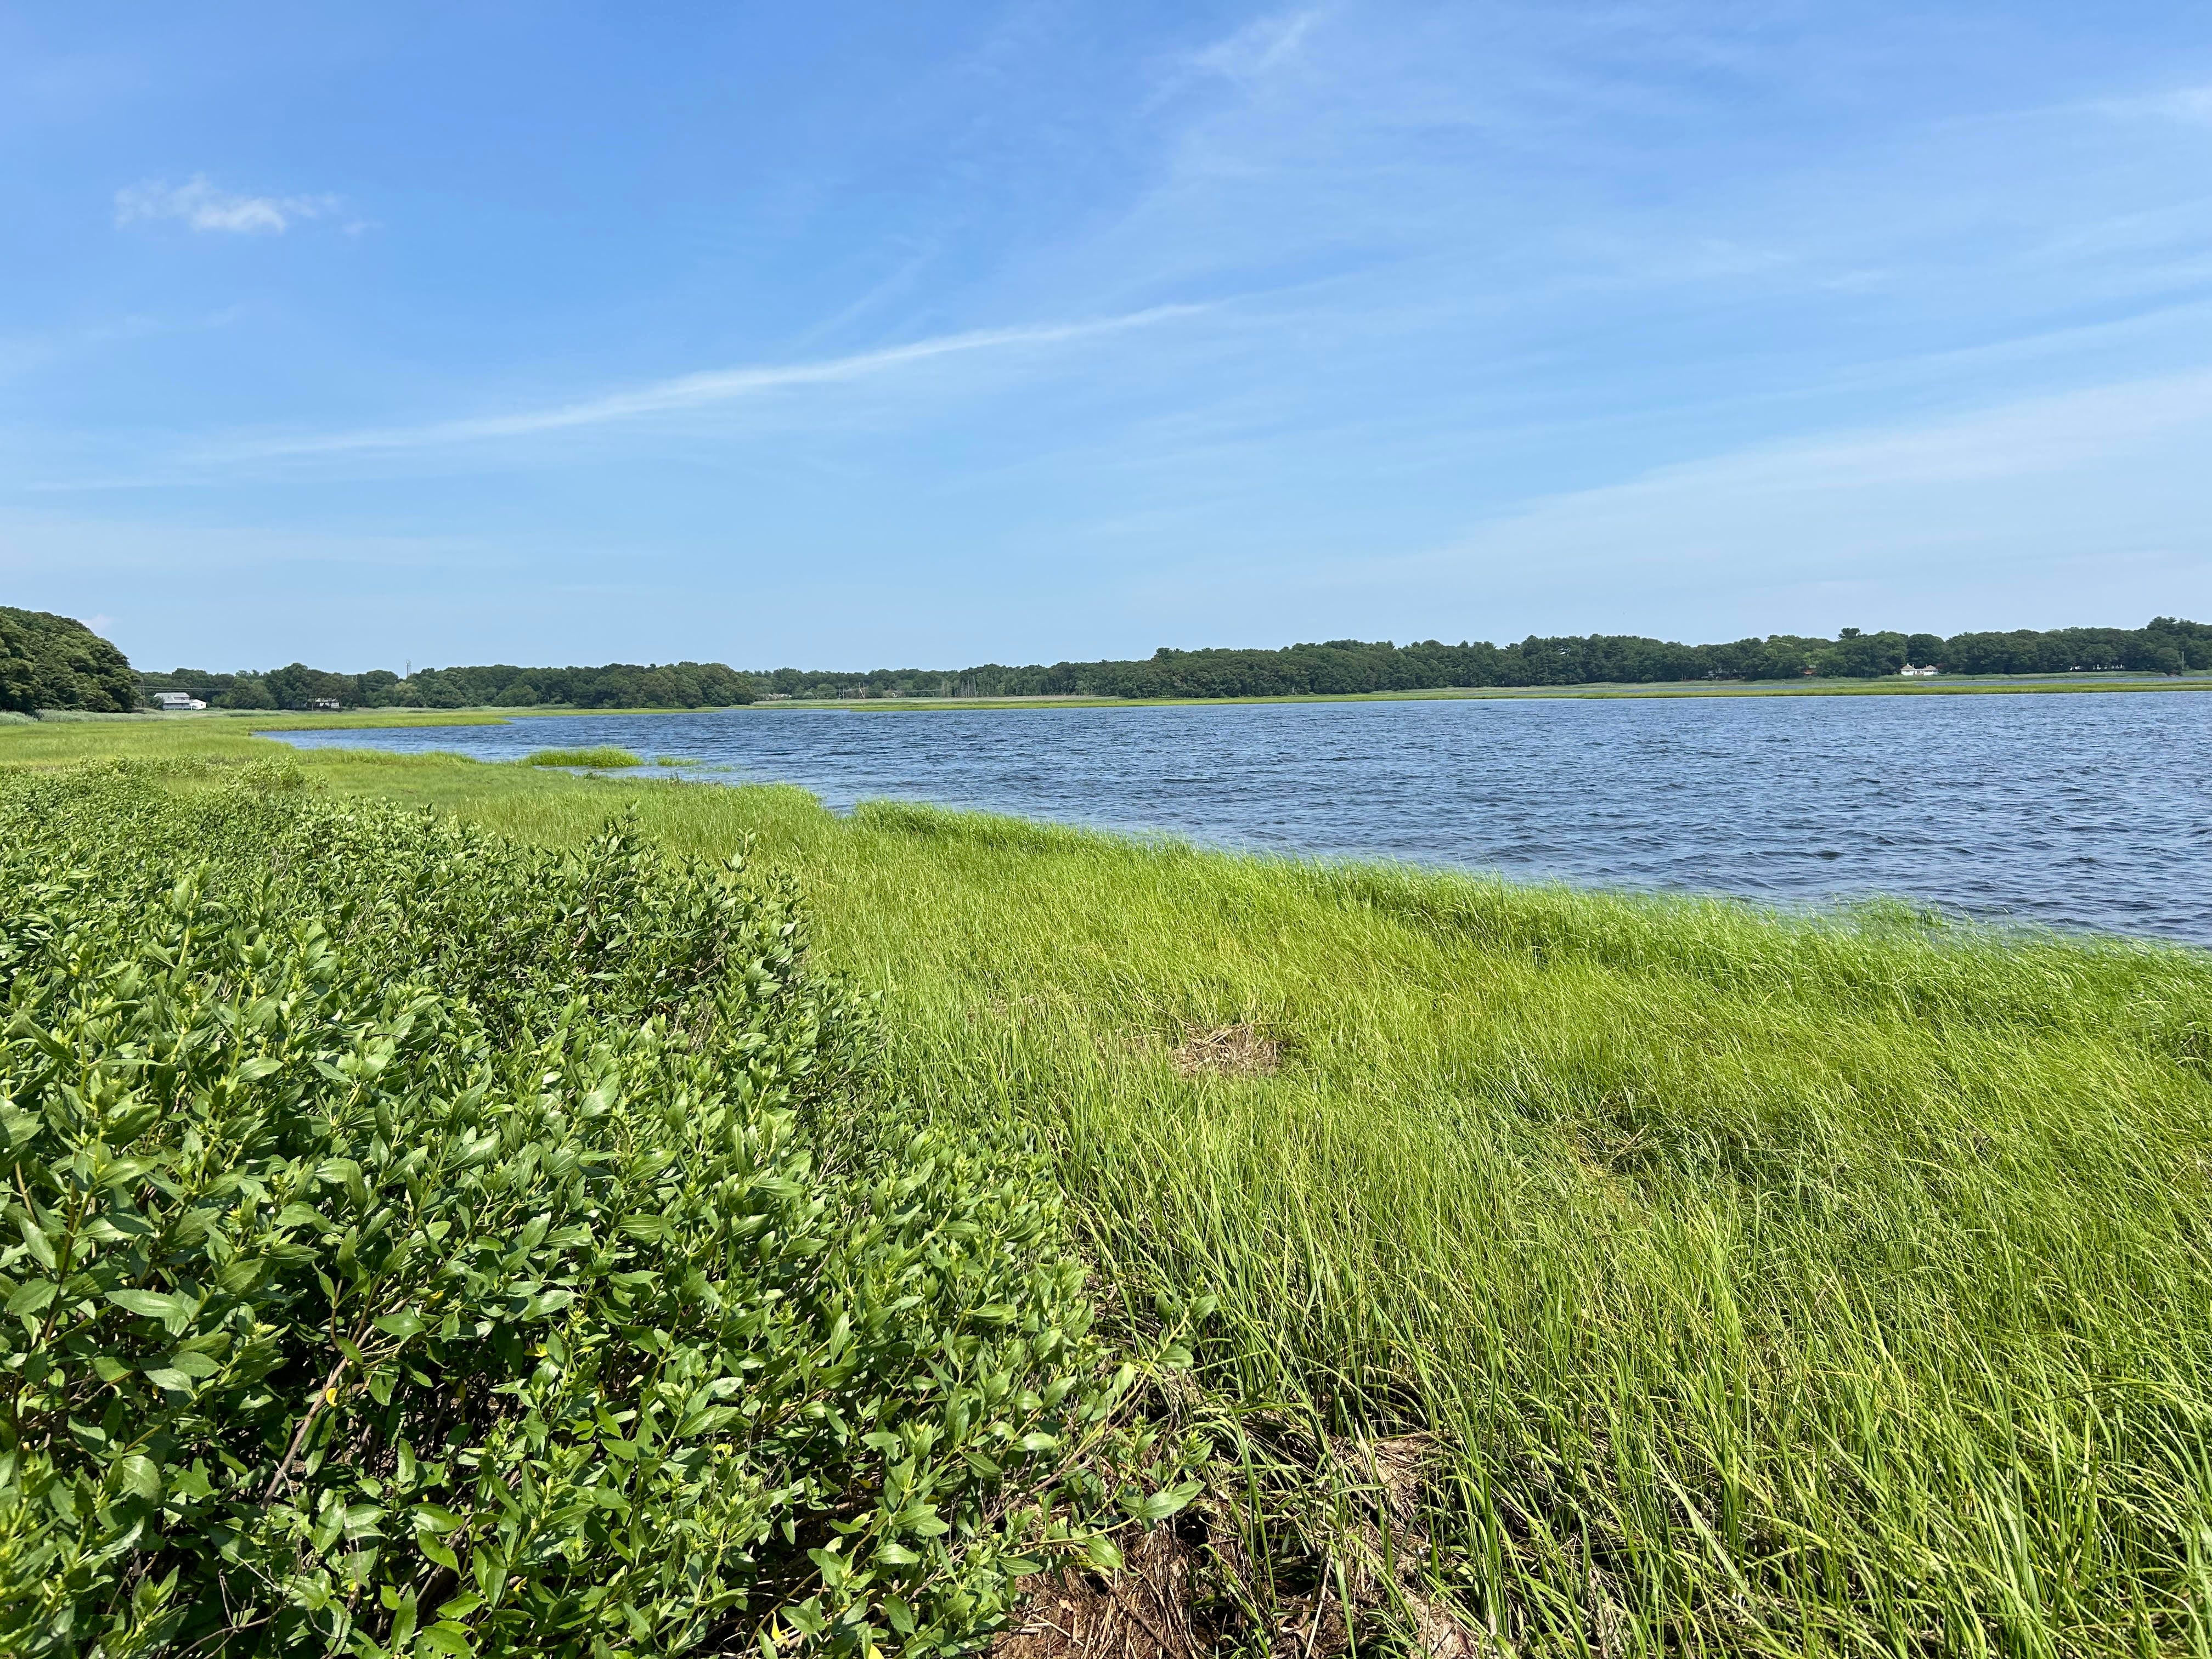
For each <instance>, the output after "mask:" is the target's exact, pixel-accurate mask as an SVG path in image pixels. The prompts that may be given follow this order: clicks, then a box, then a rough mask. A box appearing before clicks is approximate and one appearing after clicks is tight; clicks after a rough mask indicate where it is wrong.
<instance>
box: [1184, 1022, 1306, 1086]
mask: <svg viewBox="0 0 2212 1659" xmlns="http://www.w3.org/2000/svg"><path fill="white" fill-rule="evenodd" d="M1170 1058H1171V1059H1172V1060H1174V1062H1175V1068H1176V1070H1177V1071H1178V1072H1181V1073H1182V1074H1183V1075H1184V1076H1185V1077H1272V1076H1273V1074H1274V1073H1277V1072H1279V1071H1280V1070H1281V1069H1282V1066H1283V1045H1282V1044H1281V1043H1279V1042H1276V1041H1275V1040H1274V1039H1273V1038H1272V1037H1269V1036H1265V1035H1263V1034H1262V1033H1261V1031H1260V1030H1258V1029H1257V1028H1256V1027H1255V1026H1252V1025H1249V1024H1237V1025H1222V1026H1217V1027H1216V1028H1214V1029H1213V1030H1210V1031H1200V1032H1197V1033H1195V1034H1194V1035H1193V1036H1191V1037H1190V1039H1189V1040H1188V1042H1185V1043H1184V1044H1183V1045H1182V1047H1181V1048H1177V1049H1176V1051H1175V1053H1174V1054H1172V1055H1171V1056H1170Z"/></svg>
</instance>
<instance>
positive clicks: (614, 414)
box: [0, 0, 2212, 670]
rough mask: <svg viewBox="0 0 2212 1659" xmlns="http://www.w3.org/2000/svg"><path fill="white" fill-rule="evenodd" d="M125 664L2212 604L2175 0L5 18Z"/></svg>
mask: <svg viewBox="0 0 2212 1659" xmlns="http://www.w3.org/2000/svg"><path fill="white" fill-rule="evenodd" d="M0 213H4V222H5V223H6V225H7V227H8V231H7V243H6V257H5V258H0V602H5V603H10V604H15V605H28V606H32V607H34V608H38V609H42V610H53V611H63V612H65V613H67V614H70V615H75V616H80V617H86V618H88V619H92V620H95V621H96V622H97V623H98V624H99V625H100V626H101V627H102V628H103V629H104V630H105V631H106V632H108V633H109V634H110V635H111V636H112V637H113V638H114V639H115V640H116V641H118V643H120V644H121V645H122V646H123V647H124V648H125V650H126V651H128V652H129V653H131V657H132V659H134V660H135V661H137V662H138V663H140V664H141V665H144V666H151V667H167V666H169V665H174V664H180V663H184V664H191V665H198V666H207V667H215V668H228V667H236V666H247V665H270V664H274V663H278V662H283V661H288V660H290V659H294V658H305V659H307V660H309V661H311V662H315V663H318V664H320V665H326V666H330V667H336V668H342V669H356V670H357V669H362V668H367V667H371V666H392V667H395V668H396V667H400V666H403V665H404V664H405V663H407V662H409V661H412V662H413V663H415V664H416V665H422V664H426V663H450V662H477V661H488V660H504V661H519V662H556V663H557V662H600V661H605V660H610V659H628V660H647V659H661V660H665V659H674V658H679V657H694V658H701V659H720V660H724V661H728V662H732V663H736V664H739V665H770V664H780V663H787V662H788V663H798V664H802V665H810V666H851V667H864V666H870V665H906V664H922V665H957V664H964V663H968V662H975V661H982V660H992V659H995V660H1000V661H1031V660H1038V659H1043V660H1051V659H1058V658H1062V657H1097V656H1127V655H1142V654H1146V653H1149V652H1150V651H1152V649H1153V648H1154V647H1157V646H1160V645H1177V646H1197V645H1206V644H1249V645H1274V644H1282V643H1287V642H1289V641H1293V640H1299V639H1320V638H1331V637H1340V636H1344V635H1357V636H1360V637H1366V638H1391V639H1396V640H1400V641H1406V640H1412V639H1419V638H1426V637H1431V636H1438V637H1444V638H1449V639H1453V640H1457V639H1462V638H1469V637H1473V638H1492V639H1500V640H1504V639H1510V638H1517V637H1520V636H1521V635H1524V634H1527V633H1530V632H1539V633H1547V632H1573V633H1582V632H1589V631H1597V630H1602V631H1622V632H1637V633H1653V634H1659V635H1667V636H1670V637H1675V638H1685V639H1694V640H1703V639H1719V638H1731V637H1736V636H1739V635H1745V634H1752V633H1768V632H1776V631H1786V632H1797V631H1804V632H1816V633H1829V632H1832V631H1833V630H1834V629H1836V628H1838V627H1839V626H1843V625H1846V624H1850V625H1857V626H1860V627H1865V628H1876V627H1902V628H1908V629H1923V628H1924V629H1935V630H1936V631H1939V632H1948V631H1953V630H1955V629H1962V628H1966V627H1981V626H1990V627H2037V626H2057V625H2061V624H2065V623H2125V624H2130V625H2132V624H2136V623H2141V622H2142V621H2143V620H2144V619H2146V618H2147V617H2149V616H2150V615H2152V614H2153V613H2154V612H2164V613H2178V614H2181V615H2195V616H2197V617H2207V618H2212V15H2208V14H2207V13H2206V11H2205V9H2203V7H2202V6H2199V5H2184V4H2179V3H2170V4H2161V5H2136V4H2129V3H2125V0H2119V3H2110V4H2106V5H2100V6H2095V7H2090V6H2083V5H2080V4H2075V3H2035V0H2012V3H2006V4H1971V3H1942V0H1935V3H1919V4H1913V5H1909V6H1908V5H1898V4H1891V3H1887V0H1867V3H1863V4H1858V5H1854V6H1848V7H1845V6H1834V5H1814V4H1810V3H1802V4H1757V3H1742V4H1732V3H1707V4H1697V5H1669V4H1665V3H1649V4H1638V3H1617V4H1604V5H1583V4H1576V3H1542V4H1530V5H1525V6H1513V5H1494V4H1485V3H1466V4H1455V5H1435V6H1421V5H1401V4H1389V3H1376V4H1367V3H1322V4H1317V5H1314V6H1310V7H1292V8H1290V9H1266V8H1255V7H1250V6H1240V5H1230V4H1218V3H1210V0H1184V3H1181V4H1176V5H1172V6H1168V5H1147V4H1145V3H1141V0H1139V3H1123V4H1119V5H1115V6H1104V5H1098V4H1090V5H1080V4H1052V3H1036V4H1000V5H992V4H980V3H970V4H968V5H963V6H945V5H941V4H923V3H911V0H910V3H907V4H902V5H891V4H837V3H828V4H817V5H813V6H808V7H768V6H734V5H729V4H721V5H713V6H706V5H698V6H684V5H665V6H656V7H616V6H612V5H603V6H584V5H574V4H561V3H532V4H528V5H524V4H520V3H516V4H509V5H501V4H474V5H471V4H463V5H452V4H444V5H437V6H430V5H410V4H406V3H394V0H386V3H380V4H379V5H377V6H375V7H373V8H372V7H366V6H363V7H357V8H346V7H341V6H317V7H300V6H277V5H273V4H272V5H223V4H210V5H203V6H195V7H191V8H167V9H152V8H139V7H125V6H119V5H112V4H100V3H86V4H81V5H74V6H61V5H38V6H0Z"/></svg>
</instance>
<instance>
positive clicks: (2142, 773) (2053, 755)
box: [282, 691, 2212, 944]
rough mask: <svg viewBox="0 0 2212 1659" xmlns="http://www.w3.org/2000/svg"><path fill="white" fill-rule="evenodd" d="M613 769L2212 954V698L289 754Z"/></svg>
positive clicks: (1568, 709) (1064, 713) (1194, 718)
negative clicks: (1835, 903)
mask: <svg viewBox="0 0 2212 1659" xmlns="http://www.w3.org/2000/svg"><path fill="white" fill-rule="evenodd" d="M282 735H283V737H284V738H286V740H287V741H289V742H292V743H295V744H301V745H303V746H324V745H348V746H353V747H375V748H380V749H399V750H428V749H444V750H458V751H459V752H460V753H463V754H467V755H473V756H477V757H481V758H483V759H486V760H504V759H512V758H514V757H519V756H521V755H525V754H527V753H529V752H530V751H531V750H533V749H538V748H543V747H545V746H548V745H550V744H560V745H562V746H563V747H568V746H578V745H586V744H618V745H620V746H621V747H623V748H626V749H630V750H635V751H636V752H637V753H639V754H641V755H645V756H647V757H653V756H658V755H674V756H680V757H684V758H687V759H691V760H697V761H702V762H706V763H711V764H712V765H714V766H715V767H716V768H718V769H717V770H714V771H708V772H697V771H695V772H692V773H691V774H690V776H691V777H693V778H694V779H697V778H702V777H705V778H710V779H716V780H720V781H730V782H749V781H779V782H789V783H796V784H800V785H803V786H804V787H806V788H809V789H811V790H813V791H815V792H816V793H817V794H819V795H821V796H822V798H823V799H824V800H825V801H826V802H828V803H829V805H831V806H832V807H836V808H844V807H848V806H850V805H852V804H853V803H854V801H856V800H860V799H867V798H871V797H878V796H880V797H889V798H892V799H905V800H922V801H933V802H937V803H939V804H942V805H948V806H964V807H975V808H981V809H983V810H987V811H996V812H1012V813H1017V814H1019V815H1021V816H1023V817H1036V818H1050V819H1056V820H1060V821H1061V822H1066V823H1085V824H1091V825H1097V826H1100V827H1103V828H1108V829H1133V830H1164V831H1168V832H1170V833H1173V834H1176V835H1179V836H1186V837H1188V838H1190V839H1193V840H1195V841H1200V842H1207V843H1211V844H1213V845H1217V846H1226V847H1237V848H1251V849H1256V850H1261V851H1267V852H1274V853H1294V854H1317V855H1322V856H1346V855H1349V856H1366V857H1381V858H1390V859H1401V860H1413V861H1415V862H1419V863H1424V864H1439V865H1455V866H1466V867H1470V868H1474V869H1480V870H1490V871H1498V872H1504V873H1505V874H1507V875H1510V876H1516V877H1521V878H1556V879H1559V880H1565V881H1570V882H1574V883H1577V884H1584V885H1591V886H1606V887H1629V888H1664V889H1675V890H1700V891H1717V892H1727V893H1735V894H1740V895H1743V896H1749V897H1753V898H1758V899H1763V900H1770V901H1772V900H1787V901H1820V900H1832V899H1835V898H1839V897H1847V896H1857V895H1864V894H1868V893H1893V894H1898V895H1901V896H1905V897H1909V898H1913V899H1917V900H1922V901H1925V902H1932V903H1936V904H1939V905H1942V906H1945V907H1948V908H1953V909H1955V910H1960V911H1965V912H1969V913H1972V914H1975V915H1984V916H1990V917H2000V918H2004V917H2008V918H2011V919H2014V920H2018V921H2034V922H2043V923H2049V924H2054V925H2057V926H2061V927H2092V928H2099V929H2104V930H2108V931H2113V932H2119V933H2146V934H2158V935H2163V936H2165V937H2167V938H2172V939H2188V940H2192V941H2195V942H2197V943H2200V944H2212V866H2208V854H2212V778H2208V775H2207V763H2208V759H2209V758H2212V743H2209V742H2208V740H2212V693H2198V692H2191V691H2172V692H2157V691H2151V692H2134V693H2126V694H2105V695H2075V696H1959V697H1925V696H1923V697H1742V698H1696V699H1690V698H1685V699H1680V700H1673V701H1661V700H1656V699H1621V700H1619V701H1607V702H1581V701H1568V700H1558V701H1547V700H1538V699H1528V700H1521V701H1504V700H1500V701H1462V702H1448V701H1438V702H1382V703H1271V704H1238V705H1223V706H1217V707H1204V706H1200V707H1177V708H1035V709H1026V708H1025V709H974V710H962V709H952V710H945V711H936V710H911V709H909V710H899V709H885V710H873V709H869V710H856V711H845V710H826V709H819V710H818V709H779V708H753V709H738V710H728V711H717V712H713V713H702V714H642V715H640V714H610V715H575V716H563V717H561V718H558V719H523V720H517V721H516V722H515V723H514V724H513V725H511V726H441V727H416V728H412V729H408V730H404V731H400V730H394V731H359V732H287V733H283V734H282Z"/></svg>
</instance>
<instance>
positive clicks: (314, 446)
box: [198, 305, 1208, 460]
mask: <svg viewBox="0 0 2212 1659" xmlns="http://www.w3.org/2000/svg"><path fill="white" fill-rule="evenodd" d="M1206 309H1208V307H1204V306H1193V305H1176V306H1155V307H1152V308H1151V309H1149V310H1146V311H1138V312H1129V313H1124V314H1123V315H1121V316H1118V317H1102V318H1097V319H1091V320H1088V321H1085V322H1076V323H1052V324H1044V325H1032V326H1030V327H1024V328H989V329H976V330H973V331H969V332H967V333H964V334H941V335H939V336H937V337H934V338H932V339H927V340H915V341H913V342H910V343H908V344H906V345H900V346H888V347H885V348H884V349H882V350H879V351H863V352H857V353H854V354H853V355H851V356H843V357H831V358H825V359H823V360H822V361H820V362H811V363H781V364H775V365H768V366H762V367H754V368H718V369H708V370H706V371H704V372H702V373H700V374H679V375H677V376H675V377H674V378H672V379H670V380H656V381H654V382H653V384H651V385H649V386H637V387H635V388H633V389H631V390H629V391H627V392H606V393H604V394H602V395H600V396H599V397H594V398H580V399H579V400H577V401H575V402H573V403H565V404H550V405H547V406H545V407H543V408H538V409H526V410H513V411H511V412H509V413H507V414H503V415H482V416H472V417H471V418H469V419H466V420H458V421H435V422H428V423H426V424H424V425H421V426H404V427H379V428H368V429H365V430H359V431H353V432H331V433H320V434H313V435H305V436H300V437H289V438H269V439H256V440H252V441H248V442H245V443H240V444H235V445H231V446H228V447H222V448H220V449H211V450H207V451H203V452H202V453H201V454H200V456H199V458H198V459H203V460H254V459H283V458H285V457H289V456H310V455H338V454H349V453H373V452H377V451H393V450H407V449H423V448H429V447H435V446H440V445H446V444H464V443H472V442H478V441H483V440H486V439H493V438H525V437H531V436H533V435H537V434H539V433H546V432H559V431H563V430H567V429H569V428H577V427H592V426H604V425H607V424H609V423H611V422H619V421H632V420H637V419H640V418H641V417H644V416H652V415H664V414H671V413H675V412H678V411H680V410H694V409H702V408H705V407H708V406H709V405H712V404H726V403H731V402H733V401H735V400H737V399H739V398H750V397H757V396H760V395H761V394H763V393H765V392H781V391H784V390H787V389H789V388H793V387H797V386H833V385H837V384H841V383H846V382H852V381H858V380H868V379H870V378H872V377H873V376H876V375H879V374H889V373H891V372H893V371H895V370H898V369H902V368H911V367H914V366H915V365H917V364H921V363H927V362H933V361H936V360H939V359H942V358H948V357H957V356H970V355H975V354H980V353H990V352H1024V351H1041V350H1044V349H1049V348H1051V347H1054V346H1060V345H1066V344H1069V343H1073V342H1075V341H1079V340H1086V339H1091V338H1096V337H1099V336H1102V335H1108V334H1115V333H1121V332H1123V331H1127V330H1130V329H1137V328H1146V327H1150V326H1152V325H1157V324H1160V323H1165V322H1170V321H1172V320H1174V319H1177V318H1181V317H1188V316H1192V315H1194V314H1196V313H1199V312H1200V311H1204V310H1206Z"/></svg>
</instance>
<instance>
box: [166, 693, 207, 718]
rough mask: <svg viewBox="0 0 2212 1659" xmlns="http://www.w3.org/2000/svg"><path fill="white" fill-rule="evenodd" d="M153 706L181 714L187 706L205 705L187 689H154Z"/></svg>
mask: <svg viewBox="0 0 2212 1659" xmlns="http://www.w3.org/2000/svg"><path fill="white" fill-rule="evenodd" d="M154 707H155V708H160V709H164V710H167V711H168V712H170V713H173V714H182V713H183V712H184V711H185V709H187V708H206V707H207V705H206V704H205V703H204V702H201V701H200V700H199V699H198V698H197V697H196V696H192V694H191V692H189V691H156V692H155V694H154Z"/></svg>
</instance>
